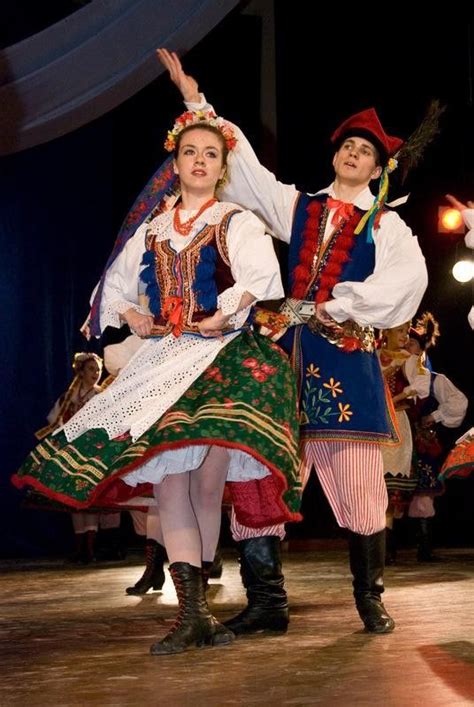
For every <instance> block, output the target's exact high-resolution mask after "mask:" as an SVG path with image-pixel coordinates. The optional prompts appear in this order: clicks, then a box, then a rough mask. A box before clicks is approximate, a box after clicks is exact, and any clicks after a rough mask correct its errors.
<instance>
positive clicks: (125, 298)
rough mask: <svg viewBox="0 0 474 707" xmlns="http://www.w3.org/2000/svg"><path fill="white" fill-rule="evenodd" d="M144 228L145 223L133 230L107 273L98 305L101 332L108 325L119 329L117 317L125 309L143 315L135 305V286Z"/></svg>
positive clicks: (136, 296)
mask: <svg viewBox="0 0 474 707" xmlns="http://www.w3.org/2000/svg"><path fill="white" fill-rule="evenodd" d="M147 227H148V224H146V223H144V224H142V225H141V226H140V227H139V228H138V229H137V230H136V232H135V234H134V235H133V236H132V237H131V238H130V240H129V241H128V242H127V243H126V245H125V247H124V249H123V250H122V252H121V253H120V255H118V256H117V258H116V259H115V260H114V262H113V263H112V265H111V266H110V268H109V269H108V271H107V274H106V276H105V281H104V288H103V291H102V299H101V304H100V328H101V331H104V329H105V328H106V327H107V326H112V327H116V328H117V329H118V328H120V327H121V326H122V324H123V322H122V321H121V320H120V316H119V315H120V314H123V313H124V312H126V311H127V310H128V309H131V308H132V309H135V310H136V311H137V312H141V313H143V314H145V313H146V312H144V310H143V309H142V308H141V307H140V305H139V304H138V284H139V275H140V271H141V262H142V257H143V253H144V252H145V235H146V230H147Z"/></svg>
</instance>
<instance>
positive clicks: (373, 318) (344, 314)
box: [326, 211, 428, 329]
mask: <svg viewBox="0 0 474 707" xmlns="http://www.w3.org/2000/svg"><path fill="white" fill-rule="evenodd" d="M362 237H364V236H362ZM374 243H375V268H374V272H373V273H372V274H371V275H369V277H368V278H367V279H366V280H364V281H363V282H350V281H347V282H340V283H338V284H337V285H336V286H335V287H334V289H333V291H332V295H333V297H334V299H333V300H331V301H330V302H328V303H327V304H326V309H327V312H328V314H329V315H330V316H331V317H333V319H335V320H336V321H337V322H344V321H345V320H346V319H352V320H354V321H355V322H357V323H358V324H361V325H362V326H367V325H371V326H375V327H378V328H379V329H391V328H393V327H395V326H399V325H400V324H404V323H405V322H407V321H409V320H410V319H411V318H412V317H413V315H414V314H415V313H416V311H417V309H418V307H419V304H420V302H421V298H422V297H423V293H424V291H425V289H426V286H427V284H428V274H427V271H426V264H425V259H424V257H423V254H422V252H421V249H420V246H419V245H418V239H417V238H415V237H414V236H413V234H412V232H411V229H410V228H408V226H407V225H406V223H405V222H404V221H402V219H401V218H400V217H399V216H398V214H396V213H395V212H393V211H391V212H389V213H386V214H384V215H383V216H382V218H381V220H380V227H379V228H378V229H377V230H376V231H375V233H374Z"/></svg>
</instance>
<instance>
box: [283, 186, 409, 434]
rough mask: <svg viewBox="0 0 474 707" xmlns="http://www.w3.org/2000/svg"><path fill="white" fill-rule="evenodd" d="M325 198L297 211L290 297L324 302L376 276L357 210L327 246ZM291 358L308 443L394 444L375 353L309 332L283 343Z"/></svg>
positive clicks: (301, 329)
mask: <svg viewBox="0 0 474 707" xmlns="http://www.w3.org/2000/svg"><path fill="white" fill-rule="evenodd" d="M326 200H327V195H326V194H324V195H318V196H309V195H307V194H302V195H301V196H300V198H299V201H298V204H297V206H296V209H295V215H294V221H293V228H292V234H291V241H290V252H289V268H288V269H289V288H288V292H289V294H290V296H292V297H297V298H298V299H307V300H315V301H316V302H325V301H328V300H330V299H331V298H332V295H331V292H332V289H333V287H334V285H335V284H337V283H338V282H343V281H357V282H361V281H363V280H365V279H366V278H367V277H368V276H369V275H370V274H371V273H372V272H373V270H374V266H375V245H374V243H373V242H372V241H371V239H368V238H367V235H366V230H365V229H364V230H363V231H362V232H361V233H360V234H358V235H357V236H355V235H354V229H355V227H356V225H357V223H358V222H359V220H360V218H361V216H362V215H363V213H364V212H363V211H361V210H360V209H358V208H357V207H356V208H355V209H354V214H353V216H352V217H351V218H349V220H348V221H346V222H345V223H343V224H341V225H340V227H339V228H338V229H336V230H335V232H334V233H333V234H332V236H331V237H330V238H329V239H328V240H327V241H326V242H325V243H323V235H324V230H325V225H326V220H327V218H328V210H327V208H326ZM278 343H279V344H280V345H281V346H282V347H283V348H284V349H285V350H286V351H287V353H288V354H289V355H290V357H291V360H292V363H293V367H294V369H295V372H296V374H297V379H298V386H299V392H300V425H301V428H300V429H301V437H302V440H303V441H309V440H312V439H314V440H327V441H348V442H386V441H387V440H389V439H393V438H394V439H396V431H395V428H394V422H393V413H392V408H391V406H390V403H389V401H388V398H387V396H386V394H385V386H384V381H383V377H382V373H381V369H380V364H379V361H378V359H377V356H376V354H375V353H372V354H370V353H367V352H365V351H361V350H356V351H352V352H350V353H349V352H346V351H343V350H342V349H340V348H338V347H337V346H335V345H334V344H331V343H330V342H329V341H328V340H327V339H325V338H324V337H322V336H320V335H319V334H313V333H312V332H311V331H310V329H309V328H308V327H307V326H306V325H302V326H296V327H291V328H290V329H288V331H287V332H286V334H285V335H284V336H283V337H282V338H281V339H280V340H279V342H278Z"/></svg>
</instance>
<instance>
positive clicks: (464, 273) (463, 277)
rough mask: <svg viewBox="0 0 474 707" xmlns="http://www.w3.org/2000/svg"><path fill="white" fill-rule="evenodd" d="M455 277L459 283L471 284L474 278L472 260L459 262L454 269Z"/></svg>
mask: <svg viewBox="0 0 474 707" xmlns="http://www.w3.org/2000/svg"><path fill="white" fill-rule="evenodd" d="M453 277H454V279H455V280H457V281H458V282H469V280H471V279H472V278H473V277H474V263H473V262H472V260H458V262H457V263H456V264H455V266H454V267H453Z"/></svg>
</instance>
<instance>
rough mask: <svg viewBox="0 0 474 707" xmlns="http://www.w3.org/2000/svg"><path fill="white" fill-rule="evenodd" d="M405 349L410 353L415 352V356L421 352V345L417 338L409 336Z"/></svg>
mask: <svg viewBox="0 0 474 707" xmlns="http://www.w3.org/2000/svg"><path fill="white" fill-rule="evenodd" d="M407 349H408V351H409V352H410V353H411V354H415V355H416V356H418V354H420V353H421V346H420V342H419V341H418V339H412V338H411V337H410V338H409V339H408V346H407Z"/></svg>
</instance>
